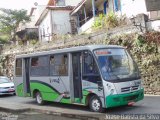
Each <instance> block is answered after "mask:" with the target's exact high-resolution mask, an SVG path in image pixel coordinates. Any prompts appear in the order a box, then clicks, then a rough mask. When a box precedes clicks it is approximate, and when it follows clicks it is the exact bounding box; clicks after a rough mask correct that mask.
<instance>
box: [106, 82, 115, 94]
mask: <svg viewBox="0 0 160 120" xmlns="http://www.w3.org/2000/svg"><path fill="white" fill-rule="evenodd" d="M106 86H107V91H108V94H109V95H113V94H116V90H115V86H114V84H113V83H107V84H106Z"/></svg>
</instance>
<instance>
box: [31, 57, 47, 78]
mask: <svg viewBox="0 0 160 120" xmlns="http://www.w3.org/2000/svg"><path fill="white" fill-rule="evenodd" d="M48 75H49V59H48V56H41V57H34V58H32V59H31V76H48Z"/></svg>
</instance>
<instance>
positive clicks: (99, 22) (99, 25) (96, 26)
mask: <svg viewBox="0 0 160 120" xmlns="http://www.w3.org/2000/svg"><path fill="white" fill-rule="evenodd" d="M105 20H106V16H105V15H104V14H99V16H98V17H96V20H95V22H94V23H93V28H94V29H100V28H102V27H104V25H105Z"/></svg>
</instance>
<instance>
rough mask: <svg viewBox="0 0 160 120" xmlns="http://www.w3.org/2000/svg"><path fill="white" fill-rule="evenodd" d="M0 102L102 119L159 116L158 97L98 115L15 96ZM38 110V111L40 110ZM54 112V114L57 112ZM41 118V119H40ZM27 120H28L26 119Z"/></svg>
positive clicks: (75, 106)
mask: <svg viewBox="0 0 160 120" xmlns="http://www.w3.org/2000/svg"><path fill="white" fill-rule="evenodd" d="M0 100H1V101H5V102H8V103H14V104H19V105H22V104H23V105H24V106H29V107H32V108H38V107H41V108H42V109H44V108H45V109H47V110H53V109H56V110H57V111H58V112H62V113H63V112H64V113H65V112H66V111H67V113H69V112H71V113H72V114H86V115H90V116H93V115H96V116H99V117H101V118H103V119H105V118H106V116H109V115H135V114H140V115H141V114H142V115H144V114H147V115H152V114H160V104H159V100H160V96H145V98H144V100H143V101H140V102H138V103H136V104H135V105H133V106H122V107H117V108H112V109H107V111H106V113H103V114H100V113H93V112H90V111H89V108H88V107H84V106H78V105H67V104H59V103H51V102H50V103H47V104H45V105H44V106H38V105H37V104H36V102H35V100H34V99H32V98H22V97H17V96H8V95H7V96H1V97H0ZM41 108H40V109H41ZM57 111H56V112H57ZM27 114H32V115H31V116H30V117H35V116H38V118H41V119H42V118H44V116H46V117H47V119H49V120H50V118H52V117H53V116H51V115H45V114H40V113H36V114H34V112H33V113H27ZM24 116H26V114H24V113H23V114H21V115H20V116H19V117H18V118H21V119H22V118H25V119H27V118H26V117H24ZM40 116H41V117H40ZM57 117H59V118H58V119H60V118H61V119H62V120H63V119H64V118H63V117H60V116H54V118H57ZM28 119H29V118H28Z"/></svg>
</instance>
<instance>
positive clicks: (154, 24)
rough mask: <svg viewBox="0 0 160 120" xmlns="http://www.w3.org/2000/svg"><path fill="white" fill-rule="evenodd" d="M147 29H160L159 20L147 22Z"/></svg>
mask: <svg viewBox="0 0 160 120" xmlns="http://www.w3.org/2000/svg"><path fill="white" fill-rule="evenodd" d="M147 29H148V30H155V31H160V20H155V21H149V22H147Z"/></svg>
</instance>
